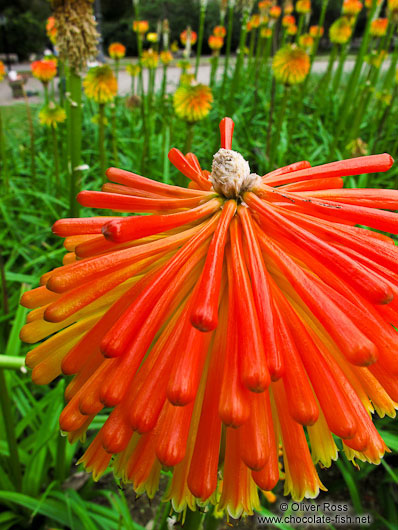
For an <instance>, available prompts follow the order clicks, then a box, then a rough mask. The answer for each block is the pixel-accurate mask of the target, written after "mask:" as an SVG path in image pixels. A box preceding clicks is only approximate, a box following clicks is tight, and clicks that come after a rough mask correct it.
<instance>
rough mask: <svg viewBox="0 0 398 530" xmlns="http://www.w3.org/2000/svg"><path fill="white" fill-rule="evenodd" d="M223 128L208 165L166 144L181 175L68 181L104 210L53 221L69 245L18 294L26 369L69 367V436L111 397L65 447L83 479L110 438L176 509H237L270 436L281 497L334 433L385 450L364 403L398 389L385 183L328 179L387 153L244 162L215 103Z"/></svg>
mask: <svg viewBox="0 0 398 530" xmlns="http://www.w3.org/2000/svg"><path fill="white" fill-rule="evenodd" d="M220 129H221V149H220V150H219V151H218V152H217V153H216V154H215V155H214V158H213V165H212V171H211V173H210V172H208V171H206V170H204V169H202V168H201V166H200V164H199V162H198V159H197V158H196V157H195V155H193V154H192V153H188V154H187V155H186V156H184V155H183V154H182V153H181V152H180V151H178V150H177V149H172V150H171V151H170V153H169V159H170V161H171V162H172V163H173V164H174V165H175V166H176V168H177V169H178V170H179V171H181V172H182V173H183V174H184V175H185V176H186V177H188V178H189V179H190V180H191V184H190V186H189V188H188V189H185V188H180V187H177V186H170V185H167V184H163V183H160V182H156V181H153V180H150V179H147V178H144V177H141V176H139V175H136V174H134V173H129V172H128V171H124V170H120V169H116V168H110V169H108V171H107V176H108V179H109V181H110V182H109V183H106V184H105V185H104V186H103V188H102V191H83V192H81V193H80V194H79V195H78V201H79V203H80V204H81V205H82V206H83V207H89V208H99V209H100V210H103V209H108V210H109V213H110V215H109V216H95V217H87V218H82V219H62V220H59V221H57V222H56V223H55V225H54V227H53V231H54V233H55V234H57V235H58V236H60V237H64V238H65V241H64V246H65V248H66V249H67V251H68V253H67V254H66V256H65V259H64V266H62V267H59V268H56V269H54V270H52V271H50V272H49V273H46V274H45V275H44V276H43V277H42V279H41V286H40V287H38V288H36V289H33V290H32V291H29V292H27V293H25V294H24V295H23V297H22V300H21V303H22V304H23V305H24V306H25V307H28V308H29V309H32V311H31V312H30V313H29V316H28V323H27V324H26V325H25V326H24V328H23V329H22V332H21V338H22V339H23V340H24V341H25V342H28V343H30V344H33V343H35V342H40V344H39V345H38V346H36V347H35V348H33V349H32V350H31V351H30V352H29V353H28V355H27V358H26V363H27V365H28V366H29V367H30V368H32V369H33V372H32V378H33V381H35V382H36V383H38V384H48V383H50V382H51V381H52V380H53V379H55V378H56V377H57V376H59V375H61V373H63V374H66V375H69V376H70V375H72V376H73V378H72V379H71V380H70V382H69V384H68V386H67V388H66V394H65V397H66V400H67V405H66V407H65V409H64V410H63V412H62V414H61V417H60V426H61V429H62V430H63V431H64V432H67V433H68V437H69V440H71V441H76V440H78V439H79V438H82V437H84V435H85V432H86V430H87V429H88V427H89V426H90V424H91V422H92V421H93V419H94V418H95V416H96V415H97V414H98V413H100V412H101V411H103V410H104V408H108V407H109V408H111V409H112V410H111V412H110V413H108V418H107V420H106V422H105V423H104V425H103V426H102V428H101V429H100V431H99V432H98V434H97V435H96V437H95V438H94V440H93V441H92V442H91V445H90V446H89V448H88V449H87V451H86V452H85V454H84V455H83V457H82V458H81V460H80V461H81V462H82V463H83V464H84V466H85V467H86V469H87V470H88V471H92V472H93V475H94V478H98V477H99V476H100V475H101V474H102V473H104V471H105V470H106V468H107V467H108V464H109V463H110V462H111V459H112V455H114V456H115V458H114V459H113V460H112V465H113V468H114V472H115V474H116V476H118V477H120V478H121V479H122V480H124V481H129V482H132V484H133V487H134V489H135V490H136V491H137V492H138V493H143V492H146V493H147V494H148V495H149V496H150V497H153V496H154V494H155V492H156V490H157V487H158V483H159V476H160V471H161V468H162V466H165V467H167V468H168V469H169V470H170V468H172V469H171V472H172V481H171V485H170V488H169V491H168V493H167V498H169V499H171V500H172V502H173V506H174V508H175V509H177V510H179V511H182V510H184V509H185V508H186V507H187V506H189V507H190V508H192V509H195V507H196V503H200V504H201V505H202V504H203V503H209V502H217V500H216V498H217V497H218V496H219V501H218V505H217V507H216V508H217V509H225V510H227V511H228V512H229V513H230V514H231V515H232V516H233V517H239V516H240V515H241V514H242V513H246V514H250V513H252V512H253V508H256V507H257V506H258V502H259V501H258V493H257V488H260V489H261V490H265V491H268V490H271V489H272V488H273V487H274V486H275V485H276V484H277V482H278V481H279V479H280V475H281V472H280V461H279V444H280V445H281V448H282V458H283V468H284V475H285V494H286V495H289V494H290V495H292V497H293V498H294V499H296V500H299V499H302V498H303V497H304V496H306V497H310V498H312V497H315V496H316V495H317V494H318V492H319V490H320V489H324V486H323V485H322V483H321V481H320V480H319V477H318V475H317V471H316V468H315V465H316V464H318V463H319V464H320V465H321V466H330V465H331V463H332V461H333V460H335V459H336V458H337V451H338V449H337V446H336V444H335V441H334V439H333V436H336V437H338V438H340V439H341V440H342V450H343V451H344V453H345V454H346V456H347V457H348V458H349V459H350V460H354V459H359V460H363V461H368V462H372V463H375V464H377V463H379V462H380V459H381V458H382V456H383V454H384V453H385V451H388V449H387V447H386V445H385V443H384V442H383V440H382V438H381V437H380V435H379V434H378V432H377V430H376V429H375V427H374V425H373V423H372V419H371V414H372V413H373V412H374V410H376V411H377V412H378V414H379V415H381V416H383V415H384V414H388V415H390V416H392V417H394V416H395V407H396V403H397V402H398V377H397V376H398V358H397V357H398V354H397V332H396V330H395V329H394V327H393V326H395V327H396V325H397V316H398V313H397V310H398V305H397V304H398V302H397V300H398V298H397V297H396V296H395V295H396V293H397V260H398V249H397V247H396V246H395V245H394V241H393V240H392V239H391V238H390V237H388V236H386V235H383V234H382V233H380V231H386V232H389V233H397V232H398V215H397V214H396V213H394V210H397V209H398V191H396V190H378V189H344V188H343V178H344V177H346V176H350V175H359V174H363V173H372V172H381V171H386V170H388V169H389V168H390V167H391V165H392V162H393V161H392V159H391V157H390V156H389V155H387V154H382V155H374V156H366V157H360V158H354V159H351V160H343V161H339V162H333V163H330V164H326V165H323V166H318V167H311V166H310V164H309V163H308V162H305V161H304V162H297V163H295V164H291V165H289V166H287V167H284V168H281V169H278V170H276V171H272V172H270V173H267V174H266V175H264V176H263V177H260V176H258V175H256V174H253V173H250V168H249V164H248V163H247V162H246V161H245V160H244V159H243V157H242V156H241V155H240V154H238V153H237V152H235V151H233V150H232V131H233V122H232V120H230V119H229V118H225V119H224V120H222V122H221V124H220ZM115 211H119V212H128V213H133V212H136V213H144V212H145V213H149V214H152V215H145V216H142V215H138V216H135V215H130V216H128V217H124V216H116V215H114V212H115ZM357 225H361V226H357ZM363 225H365V226H368V227H370V228H372V229H375V230H377V231H370V230H366V229H365V228H363V227H362V226H363ZM44 339H45V340H44ZM307 435H308V441H307ZM309 445H310V447H311V449H309ZM221 473H222V480H220V474H221ZM217 488H218V490H217ZM216 492H217V494H216Z"/></svg>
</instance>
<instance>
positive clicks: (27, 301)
mask: <svg viewBox="0 0 398 530" xmlns="http://www.w3.org/2000/svg"><path fill="white" fill-rule="evenodd" d="M58 298H59V294H56V293H53V292H52V291H49V290H48V289H47V287H46V286H45V285H42V286H41V287H36V289H32V290H31V291H26V292H25V293H24V294H23V295H22V297H21V300H20V304H21V305H22V306H24V307H27V308H28V309H35V308H37V307H41V306H43V305H47V304H49V303H51V302H54V301H55V300H57V299H58Z"/></svg>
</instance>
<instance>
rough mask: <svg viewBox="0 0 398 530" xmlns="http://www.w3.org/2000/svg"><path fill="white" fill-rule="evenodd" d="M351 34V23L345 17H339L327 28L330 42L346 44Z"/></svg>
mask: <svg viewBox="0 0 398 530" xmlns="http://www.w3.org/2000/svg"><path fill="white" fill-rule="evenodd" d="M351 35H352V24H351V22H350V20H349V19H348V18H347V17H340V18H338V19H337V20H335V21H334V22H333V24H332V25H331V26H330V28H329V38H330V42H333V44H346V43H347V42H348V41H349V40H350V39H351Z"/></svg>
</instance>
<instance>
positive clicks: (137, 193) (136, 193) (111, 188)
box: [101, 182, 187, 199]
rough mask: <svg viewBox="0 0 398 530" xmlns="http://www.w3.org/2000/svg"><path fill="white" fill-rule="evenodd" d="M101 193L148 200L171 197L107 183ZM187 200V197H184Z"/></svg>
mask: <svg viewBox="0 0 398 530" xmlns="http://www.w3.org/2000/svg"><path fill="white" fill-rule="evenodd" d="M101 191H104V192H106V193H118V194H119V195H132V196H133V197H146V198H147V199H169V198H170V196H169V195H161V194H160V193H150V192H149V191H145V190H141V189H139V188H130V187H128V186H123V185H122V184H113V182H105V184H103V185H102V187H101ZM182 198H183V199H186V198H187V197H182Z"/></svg>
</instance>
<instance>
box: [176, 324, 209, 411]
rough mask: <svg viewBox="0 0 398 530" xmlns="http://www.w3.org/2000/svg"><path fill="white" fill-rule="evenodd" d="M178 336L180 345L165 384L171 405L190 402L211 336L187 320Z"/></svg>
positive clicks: (193, 396)
mask: <svg viewBox="0 0 398 530" xmlns="http://www.w3.org/2000/svg"><path fill="white" fill-rule="evenodd" d="M187 324H188V325H187V326H186V327H185V329H183V332H182V335H181V338H180V347H179V353H178V354H177V358H176V359H175V362H174V366H173V369H172V371H171V374H170V378H169V382H168V385H167V398H168V400H169V401H170V403H172V404H173V405H176V406H180V407H181V406H185V405H187V404H188V403H191V402H192V401H193V400H194V399H195V397H196V393H197V391H198V388H199V383H200V378H201V376H202V371H203V366H204V362H205V359H206V355H207V352H208V348H209V343H210V340H211V338H212V334H211V333H206V334H205V333H202V332H201V331H199V330H197V329H196V328H194V327H193V326H192V325H191V324H190V323H188V322H187Z"/></svg>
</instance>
